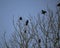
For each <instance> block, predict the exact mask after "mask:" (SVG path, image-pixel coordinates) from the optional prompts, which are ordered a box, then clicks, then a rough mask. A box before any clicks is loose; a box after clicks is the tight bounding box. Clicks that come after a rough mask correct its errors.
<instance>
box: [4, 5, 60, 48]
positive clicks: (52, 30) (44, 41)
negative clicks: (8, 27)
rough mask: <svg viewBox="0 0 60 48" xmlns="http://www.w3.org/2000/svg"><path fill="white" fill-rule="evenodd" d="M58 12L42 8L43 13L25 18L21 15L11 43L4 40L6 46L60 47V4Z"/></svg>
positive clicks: (7, 47)
mask: <svg viewBox="0 0 60 48" xmlns="http://www.w3.org/2000/svg"><path fill="white" fill-rule="evenodd" d="M57 7H58V8H57V13H55V12H53V11H52V10H51V9H49V8H47V10H42V15H41V14H40V13H39V14H38V15H37V16H29V17H28V19H26V20H24V19H23V18H22V17H19V19H18V20H17V23H16V25H15V22H14V17H13V26H14V28H15V31H14V32H13V33H12V37H11V38H10V40H9V45H8V43H7V42H6V39H5V35H4V42H5V46H4V47H6V48H59V47H60V33H59V32H60V6H59V5H57Z"/></svg>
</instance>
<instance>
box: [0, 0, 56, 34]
mask: <svg viewBox="0 0 60 48" xmlns="http://www.w3.org/2000/svg"><path fill="white" fill-rule="evenodd" d="M56 1H57V0H0V35H2V32H4V31H6V32H7V33H8V34H9V33H11V32H13V31H14V27H13V22H12V21H13V16H14V20H15V22H16V21H17V19H18V17H19V16H22V17H24V18H26V17H27V16H29V14H31V16H36V15H37V14H38V13H41V10H42V9H46V8H47V4H48V7H49V8H51V9H52V10H55V7H56Z"/></svg>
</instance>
